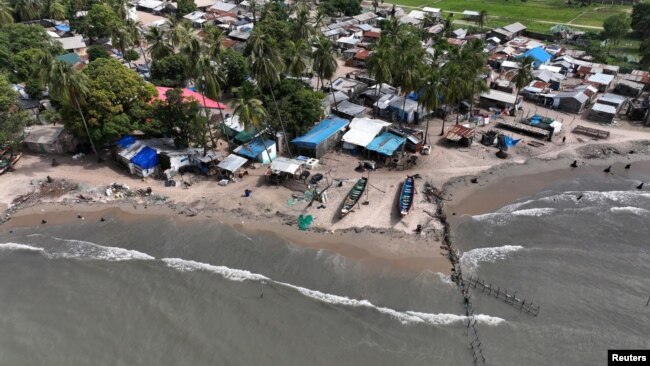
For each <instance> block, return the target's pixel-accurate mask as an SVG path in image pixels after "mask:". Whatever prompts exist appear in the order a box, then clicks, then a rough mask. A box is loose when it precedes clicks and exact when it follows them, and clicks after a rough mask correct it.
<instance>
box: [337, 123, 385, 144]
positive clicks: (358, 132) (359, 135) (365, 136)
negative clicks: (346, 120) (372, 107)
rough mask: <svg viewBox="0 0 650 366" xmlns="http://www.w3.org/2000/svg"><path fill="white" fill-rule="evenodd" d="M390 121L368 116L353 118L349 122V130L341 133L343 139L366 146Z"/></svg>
mask: <svg viewBox="0 0 650 366" xmlns="http://www.w3.org/2000/svg"><path fill="white" fill-rule="evenodd" d="M387 126H390V123H388V122H384V121H380V120H377V119H370V118H354V119H353V120H352V122H351V123H350V131H348V132H346V133H345V135H343V141H345V142H347V143H349V144H353V145H357V146H361V147H366V146H367V145H368V144H369V143H370V142H372V140H373V139H374V138H375V137H376V136H377V134H378V133H379V132H381V130H382V129H383V128H384V127H387Z"/></svg>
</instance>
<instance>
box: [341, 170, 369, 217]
mask: <svg viewBox="0 0 650 366" xmlns="http://www.w3.org/2000/svg"><path fill="white" fill-rule="evenodd" d="M367 185H368V178H361V179H359V180H358V181H357V182H356V183H355V184H354V187H352V189H351V190H350V192H348V195H347V196H345V200H344V201H343V207H342V208H341V212H340V217H344V216H345V215H347V214H349V213H350V212H352V209H353V208H354V206H355V205H356V204H357V203H358V202H359V200H360V199H361V196H363V193H364V192H365V191H366V186H367Z"/></svg>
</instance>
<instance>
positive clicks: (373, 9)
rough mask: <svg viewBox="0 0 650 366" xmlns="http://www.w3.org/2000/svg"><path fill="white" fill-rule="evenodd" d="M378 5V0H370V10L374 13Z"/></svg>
mask: <svg viewBox="0 0 650 366" xmlns="http://www.w3.org/2000/svg"><path fill="white" fill-rule="evenodd" d="M378 7H379V0H372V12H373V13H376V12H377V8H378Z"/></svg>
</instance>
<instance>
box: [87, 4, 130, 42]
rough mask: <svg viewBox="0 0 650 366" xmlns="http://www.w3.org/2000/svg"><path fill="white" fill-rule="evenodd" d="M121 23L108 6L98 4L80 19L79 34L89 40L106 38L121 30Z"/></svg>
mask: <svg viewBox="0 0 650 366" xmlns="http://www.w3.org/2000/svg"><path fill="white" fill-rule="evenodd" d="M121 26H122V21H121V20H120V18H119V17H118V16H117V14H116V13H115V11H114V10H113V8H112V7H111V6H110V5H108V4H103V3H98V4H93V6H92V7H91V8H90V10H89V11H88V14H87V15H86V16H85V17H84V18H83V19H82V22H81V25H80V27H81V32H82V33H83V34H84V35H85V36H86V37H89V38H93V39H97V38H107V37H110V36H111V35H113V34H115V33H116V31H117V30H118V29H119V28H121Z"/></svg>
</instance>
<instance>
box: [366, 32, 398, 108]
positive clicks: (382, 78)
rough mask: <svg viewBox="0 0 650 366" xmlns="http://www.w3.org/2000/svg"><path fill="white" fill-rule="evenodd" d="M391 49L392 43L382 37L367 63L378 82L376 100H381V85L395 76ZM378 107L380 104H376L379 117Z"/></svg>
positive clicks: (372, 75)
mask: <svg viewBox="0 0 650 366" xmlns="http://www.w3.org/2000/svg"><path fill="white" fill-rule="evenodd" d="M391 51H392V50H391V48H390V44H389V43H388V42H387V41H384V40H383V38H381V39H380V40H379V44H378V45H377V48H376V49H375V50H374V51H373V52H372V53H371V54H370V57H368V62H367V63H366V67H367V68H368V71H369V72H370V76H371V77H373V78H374V79H375V81H376V82H377V84H376V85H375V99H376V101H379V89H381V85H382V84H383V83H384V82H386V81H389V80H391V79H392V76H393V74H392V72H393V69H392V67H391V66H390V64H391V57H392V55H391ZM377 109H378V106H377V105H375V108H374V114H375V117H377Z"/></svg>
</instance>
